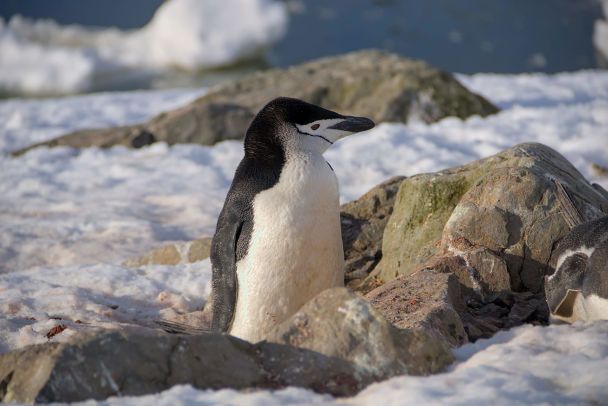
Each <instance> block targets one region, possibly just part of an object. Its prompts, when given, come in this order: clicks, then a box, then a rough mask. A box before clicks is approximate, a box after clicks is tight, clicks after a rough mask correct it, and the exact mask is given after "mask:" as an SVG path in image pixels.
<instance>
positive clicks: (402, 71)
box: [15, 50, 498, 154]
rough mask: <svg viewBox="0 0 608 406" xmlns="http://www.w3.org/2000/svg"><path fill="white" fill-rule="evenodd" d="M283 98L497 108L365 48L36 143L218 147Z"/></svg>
mask: <svg viewBox="0 0 608 406" xmlns="http://www.w3.org/2000/svg"><path fill="white" fill-rule="evenodd" d="M278 96H289V97H295V98H299V99H302V100H305V101H308V102H310V103H313V104H317V105H320V106H323V107H325V108H328V109H330V110H335V111H339V112H344V113H348V114H350V115H357V116H364V117H369V118H371V119H373V120H374V121H375V122H377V123H378V122H383V121H390V122H408V121H409V120H411V119H417V120H421V121H424V122H426V123H431V122H435V121H438V120H440V119H442V118H444V117H447V116H456V117H460V118H467V117H469V116H472V115H481V116H487V115H489V114H494V113H496V112H497V111H498V109H497V108H496V107H495V106H494V105H492V104H491V103H490V102H488V101H487V100H486V99H484V98H483V97H481V96H479V95H476V94H474V93H472V92H470V91H468V90H467V89H466V88H464V87H463V86H462V85H461V84H460V83H459V82H458V81H457V80H456V79H455V78H454V77H453V76H452V75H450V74H448V73H445V72H442V71H440V70H437V69H435V68H432V67H430V66H429V65H427V64H425V63H424V62H421V61H414V60H409V59H405V58H402V57H399V56H397V55H394V54H389V53H386V52H382V51H375V50H368V51H359V52H353V53H350V54H345V55H340V56H336V57H329V58H323V59H319V60H315V61H312V62H308V63H305V64H302V65H298V66H294V67H291V68H289V69H272V70H268V71H264V72H258V73H254V74H251V75H248V76H245V77H243V78H241V79H238V80H235V81H232V82H229V83H226V84H221V85H218V86H216V87H214V88H211V89H210V90H209V92H208V93H207V94H206V95H204V96H202V97H200V98H199V99H198V100H195V101H194V102H192V103H190V104H189V105H187V106H184V107H182V108H179V109H176V110H173V111H170V112H166V113H162V114H160V115H158V116H156V117H154V118H152V119H151V120H150V121H149V122H147V123H145V124H142V125H137V126H132V127H121V128H118V129H109V130H108V129H106V130H85V131H77V132H75V133H72V134H68V135H65V136H63V137H60V138H58V139H55V140H51V141H49V142H44V143H40V144H36V145H35V146H40V145H46V146H56V145H71V146H75V147H84V146H98V147H109V146H111V145H126V146H132V147H139V146H143V145H147V143H150V142H154V141H165V142H167V143H169V144H176V143H198V144H203V145H213V144H214V143H216V142H218V141H222V140H229V139H241V138H242V137H243V136H244V134H245V131H246V129H247V127H248V126H249V123H250V121H251V119H252V118H253V117H254V115H255V114H256V113H257V112H258V111H259V110H260V109H261V108H262V107H263V106H264V105H265V104H266V103H267V102H269V101H270V100H272V99H274V98H275V97H278ZM33 147H34V146H31V147H28V148H25V149H22V150H19V151H16V152H15V154H22V153H24V152H25V151H27V150H28V149H31V148H33Z"/></svg>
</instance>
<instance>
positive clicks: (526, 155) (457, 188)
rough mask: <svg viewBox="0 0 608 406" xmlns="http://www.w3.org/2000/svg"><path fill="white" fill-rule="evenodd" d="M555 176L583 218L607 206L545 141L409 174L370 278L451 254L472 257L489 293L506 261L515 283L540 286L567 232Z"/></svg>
mask: <svg viewBox="0 0 608 406" xmlns="http://www.w3.org/2000/svg"><path fill="white" fill-rule="evenodd" d="M553 179H559V180H560V182H561V183H562V184H563V185H565V187H566V188H567V189H568V193H569V194H570V195H571V197H572V199H573V201H574V205H575V206H576V207H577V209H578V211H579V212H580V213H581V214H582V216H583V217H584V218H585V219H587V220H591V219H593V218H596V217H599V216H601V214H602V213H603V212H604V213H605V212H608V200H606V199H605V198H604V197H603V196H602V195H601V194H599V193H598V192H597V190H596V188H594V187H592V186H591V185H590V184H589V183H588V182H587V181H586V180H585V179H584V178H583V176H582V175H581V174H580V173H579V172H578V171H577V170H576V169H575V168H574V167H573V166H572V165H571V164H570V163H569V162H568V161H567V160H566V159H565V158H564V157H562V156H561V155H559V154H558V153H557V152H555V151H554V150H552V149H551V148H548V147H546V146H544V145H541V144H521V145H517V146H515V147H513V148H510V149H508V150H505V151H503V152H501V153H499V154H496V155H494V156H492V157H489V158H486V159H483V160H480V161H476V162H473V163H470V164H467V165H464V166H462V167H458V168H453V169H448V170H444V171H441V172H438V173H435V174H425V175H416V176H413V177H411V178H408V179H407V180H405V181H403V182H402V183H401V186H400V189H399V192H398V193H397V197H396V199H395V205H394V209H393V215H392V216H391V217H390V219H389V221H388V224H387V225H386V228H385V233H384V236H383V242H382V259H381V261H380V263H379V264H378V265H377V266H376V268H375V270H374V272H373V273H372V275H371V277H372V278H375V279H377V280H380V281H381V282H385V281H390V280H392V279H394V278H396V277H397V276H400V275H408V274H411V273H412V272H414V271H415V270H417V269H419V268H420V267H421V266H423V265H424V264H425V263H426V262H427V261H429V260H430V259H432V258H433V257H435V256H437V255H439V256H441V255H444V254H445V253H453V254H454V255H459V256H463V258H465V259H466V260H467V261H470V262H471V264H472V265H471V268H473V269H476V270H477V271H478V272H479V275H478V278H479V280H480V281H481V282H483V283H485V284H486V285H487V288H488V289H489V291H490V292H498V291H500V290H501V289H504V288H505V278H504V267H505V266H506V269H507V270H508V273H509V276H510V285H511V288H512V289H514V290H516V291H520V290H531V291H533V292H539V291H541V289H542V283H543V277H544V275H546V274H547V273H550V270H551V266H552V264H551V263H550V262H551V253H552V251H553V250H554V248H555V244H556V242H558V241H559V240H560V239H561V238H562V237H563V236H564V235H565V233H566V232H567V231H568V227H567V224H566V222H565V220H564V217H563V215H562V214H561V211H560V206H559V204H558V202H557V199H556V186H555V184H554V182H553ZM483 263H485V264H488V266H489V268H487V269H485V268H484V266H482V265H481V264H483ZM369 283H370V280H369V279H368V281H366V284H369Z"/></svg>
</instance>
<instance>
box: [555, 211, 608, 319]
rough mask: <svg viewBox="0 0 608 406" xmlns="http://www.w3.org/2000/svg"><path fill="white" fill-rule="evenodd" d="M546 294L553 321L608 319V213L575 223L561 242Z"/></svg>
mask: <svg viewBox="0 0 608 406" xmlns="http://www.w3.org/2000/svg"><path fill="white" fill-rule="evenodd" d="M545 296H546V298H547V304H548V305H549V310H550V311H551V316H552V318H553V319H554V320H557V321H563V322H567V323H574V322H575V321H578V320H583V321H591V320H608V216H606V217H602V218H599V219H596V220H592V221H589V222H585V223H582V224H579V225H577V226H576V227H574V228H573V229H572V230H571V231H570V233H569V234H567V235H566V236H565V237H564V238H563V239H562V241H560V243H559V244H558V247H557V265H556V267H555V272H554V273H553V274H552V275H550V276H547V277H545Z"/></svg>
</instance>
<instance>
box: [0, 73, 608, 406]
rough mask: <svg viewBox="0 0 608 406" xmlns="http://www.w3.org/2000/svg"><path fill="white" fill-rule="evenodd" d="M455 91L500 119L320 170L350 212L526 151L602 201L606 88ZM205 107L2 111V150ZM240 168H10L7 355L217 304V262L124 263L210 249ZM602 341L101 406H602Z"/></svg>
mask: <svg viewBox="0 0 608 406" xmlns="http://www.w3.org/2000/svg"><path fill="white" fill-rule="evenodd" d="M459 79H460V80H461V81H463V82H464V83H465V84H466V85H467V86H469V87H471V88H472V89H474V90H475V91H477V92H480V93H482V94H484V95H485V96H486V97H488V98H489V99H490V100H492V101H494V102H495V103H497V104H498V105H499V106H500V107H502V108H503V110H502V112H500V113H499V114H496V115H494V116H490V117H487V118H480V117H471V118H470V119H468V120H465V121H461V120H458V119H452V118H448V119H445V120H442V121H441V122H439V123H436V124H432V125H425V124H422V123H412V124H410V125H403V124H381V125H379V126H378V127H377V128H375V129H373V130H372V131H369V132H367V133H363V134H358V135H355V136H352V137H349V138H347V139H345V140H342V141H340V142H338V143H336V145H335V146H334V147H332V148H331V149H330V150H329V151H328V153H327V154H326V155H327V160H328V161H329V162H330V163H331V164H332V166H333V167H334V169H335V172H336V174H337V175H338V178H339V180H340V184H341V199H342V201H348V200H352V199H354V198H356V197H358V196H359V195H361V194H362V193H364V192H365V191H366V190H368V189H369V188H371V187H372V186H374V185H375V184H377V183H379V182H381V181H383V180H385V179H386V178H388V177H390V176H393V175H413V174H415V173H418V172H428V171H436V170H440V169H443V168H446V167H449V166H454V165H461V164H464V163H466V162H469V161H472V160H474V159H478V158H482V157H485V156H488V155H490V154H493V153H496V152H498V151H500V150H502V149H505V148H508V147H511V146H513V145H515V144H517V143H520V142H525V141H537V142H542V143H545V144H547V145H549V146H551V147H553V148H555V149H556V150H558V151H559V152H561V153H562V154H564V155H565V156H566V157H567V158H568V159H569V160H570V161H571V162H573V163H574V164H575V166H577V167H578V169H579V170H580V171H581V172H582V173H583V174H584V175H585V176H586V177H587V178H588V179H589V180H591V181H594V182H598V183H599V184H601V185H603V186H604V187H605V188H607V187H608V179H607V178H606V177H600V175H598V174H595V173H594V172H593V171H592V169H591V166H590V165H591V163H592V162H595V163H597V164H600V165H603V166H608V148H607V146H608V73H606V72H592V71H587V72H577V73H568V74H560V75H540V74H539V75H513V76H502V75H486V74H481V75H474V76H459ZM201 93H202V90H200V89H193V90H183V91H167V92H133V93H119V94H102V95H89V96H78V97H71V98H64V99H46V100H26V101H24V100H8V101H3V102H0V122H2V123H3V126H1V127H0V146H1V147H2V150H3V151H4V152H7V151H9V150H12V149H14V148H18V147H22V146H25V145H28V144H30V143H33V142H38V141H41V140H43V139H47V138H52V137H53V136H55V135H57V134H59V133H62V132H64V131H71V130H74V129H77V128H88V127H97V126H105V125H108V124H113V125H120V124H126V123H132V122H136V121H142V120H145V119H147V118H148V117H149V116H150V115H153V114H155V113H156V112H158V111H159V110H162V109H166V108H169V107H173V106H175V105H178V104H180V103H182V102H186V101H188V100H190V99H191V98H193V97H196V96H197V95H199V94H201ZM345 113H347V112H345ZM5 123H8V124H5ZM241 156H242V143H240V142H237V141H230V142H223V143H220V144H218V145H216V146H213V147H204V146H199V145H178V146H174V147H169V146H167V145H165V144H155V145H152V146H150V147H146V148H143V149H140V150H129V149H126V148H122V147H116V148H112V149H109V150H100V149H97V148H89V149H84V150H80V151H78V150H75V149H71V148H57V149H47V148H38V149H35V150H33V151H31V152H29V153H27V154H25V155H23V156H21V157H17V158H14V157H10V156H8V155H2V156H0V268H1V269H0V272H3V273H2V274H0V296H1V298H2V300H0V352H4V351H8V350H10V349H14V348H19V347H22V346H24V345H27V344H31V343H41V342H45V341H47V338H46V337H45V334H46V333H47V332H48V331H49V330H50V329H51V328H52V327H53V326H56V325H58V324H65V325H66V326H67V327H68V328H67V330H65V331H64V332H62V333H61V334H58V335H56V336H55V337H53V339H52V340H55V341H60V340H66V339H68V338H69V337H70V336H71V335H72V334H74V333H75V332H76V331H79V330H86V329H91V328H94V327H105V328H111V327H114V328H118V327H120V328H125V327H129V326H130V327H132V328H135V327H138V328H146V327H147V326H151V325H152V321H153V320H154V319H157V318H160V317H164V318H171V317H173V316H176V315H178V314H180V313H185V312H191V311H193V310H196V309H199V308H200V306H201V305H202V304H203V302H204V301H205V300H206V298H207V296H208V294H209V287H208V283H209V278H210V266H209V262H208V261H201V262H198V263H195V264H189V265H180V266H175V267H163V266H148V267H143V268H139V269H128V268H124V267H122V266H120V265H119V264H120V263H121V262H122V261H123V260H125V259H127V258H129V257H132V256H137V255H140V254H141V253H143V252H145V251H147V250H148V249H150V248H153V247H156V246H158V245H160V244H162V243H165V242H168V241H173V240H189V239H192V238H195V237H199V236H201V235H211V234H212V232H213V230H214V227H215V221H216V218H217V214H218V213H219V210H220V208H221V205H222V203H223V199H224V197H225V194H226V192H227V189H228V187H229V185H230V181H231V179H232V176H233V173H234V169H235V168H236V165H237V164H238V162H239V160H240V158H241ZM607 334H608V325H607V324H606V323H595V324H589V325H575V326H552V327H549V328H541V327H531V326H527V327H522V328H518V329H514V330H511V331H509V332H504V333H500V334H499V335H497V336H496V337H494V338H493V339H491V340H489V341H480V342H478V343H476V344H474V345H467V346H465V347H462V348H461V349H459V350H458V351H457V353H456V355H457V357H458V359H459V363H458V364H457V365H456V366H455V367H454V368H452V370H450V371H449V372H447V373H445V374H441V375H437V376H433V377H427V378H413V377H399V378H395V379H392V380H390V381H387V382H384V383H381V384H377V385H374V386H371V387H370V388H368V389H367V390H365V391H364V392H362V393H361V394H360V395H358V396H357V397H354V398H352V399H345V400H335V399H333V398H331V397H328V396H321V395H317V394H314V393H312V392H309V391H305V390H301V389H294V388H289V389H285V390H282V391H277V392H271V391H260V392H255V393H238V392H235V391H230V390H222V391H199V390H195V389H193V388H191V387H188V386H180V387H176V388H173V389H170V390H168V391H166V392H163V393H161V394H158V395H150V396H143V397H138V398H126V399H114V400H109V401H108V402H107V403H108V404H134V405H135V404H146V403H150V402H155V403H161V404H180V403H181V404H186V403H192V402H208V403H222V404H234V405H242V404H311V403H346V404H376V403H378V401H379V399H381V402H382V403H386V404H387V405H389V404H402V403H404V402H406V403H408V402H409V403H414V402H420V403H425V404H426V403H429V404H433V403H435V404H436V403H442V404H487V403H489V402H492V403H496V404H512V402H516V403H537V402H545V403H560V404H580V403H583V402H587V401H589V402H596V403H598V404H601V403H602V402H603V401H605V400H606V399H607V398H608V393H607V390H608V389H607V388H608V387H606V385H605V376H607V373H608V348H607V346H608V344H607V342H606V339H605V338H606V336H607ZM89 403H95V402H89Z"/></svg>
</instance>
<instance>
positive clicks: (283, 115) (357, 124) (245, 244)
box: [211, 97, 374, 342]
mask: <svg viewBox="0 0 608 406" xmlns="http://www.w3.org/2000/svg"><path fill="white" fill-rule="evenodd" d="M373 126H374V123H373V122H372V121H371V120H369V119H367V118H363V117H349V116H343V115H341V114H338V113H336V112H333V111H330V110H326V109H323V108H321V107H318V106H315V105H312V104H309V103H306V102H303V101H301V100H297V99H291V98H284V97H281V98H278V99H275V100H273V101H271V102H270V103H268V104H267V105H266V106H265V107H264V108H263V109H262V110H261V111H260V112H259V113H258V115H257V116H256V117H255V118H254V119H253V121H252V123H251V125H250V127H249V129H248V130H247V133H246V135H245V156H244V158H243V160H242V161H241V162H240V164H239V166H238V168H237V170H236V173H235V175H234V180H233V181H232V185H231V187H230V190H229V192H228V195H227V197H226V201H225V203H224V207H223V208H222V211H221V213H220V216H219V219H218V222H217V228H216V232H215V235H214V237H213V242H212V247H211V263H212V273H213V276H212V285H213V289H212V306H213V308H212V309H213V311H212V313H213V321H212V329H213V330H215V331H226V332H228V333H230V334H231V335H233V336H236V337H240V338H242V339H245V340H248V341H250V342H257V341H259V340H262V339H263V338H264V336H265V334H266V333H268V332H269V331H270V330H271V329H272V328H273V327H274V326H275V325H277V324H278V323H280V322H281V321H283V320H284V319H286V318H287V317H289V316H291V315H292V314H294V313H295V312H296V311H297V310H298V309H299V308H300V307H301V306H302V305H304V304H305V303H306V302H307V301H308V300H309V299H311V298H312V297H314V296H316V295H317V294H318V293H320V292H321V291H323V290H325V289H328V288H332V287H336V286H343V284H344V253H343V248H342V237H341V230H340V209H339V194H338V181H337V178H336V176H335V174H334V172H333V169H332V168H331V166H330V165H329V164H328V163H327V162H326V161H325V159H324V158H323V155H322V154H323V152H325V150H327V148H329V147H330V146H331V145H332V144H333V143H334V142H336V141H337V140H339V139H340V138H342V137H345V136H347V135H350V134H353V133H357V132H361V131H365V130H369V129H370V128H372V127H373Z"/></svg>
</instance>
